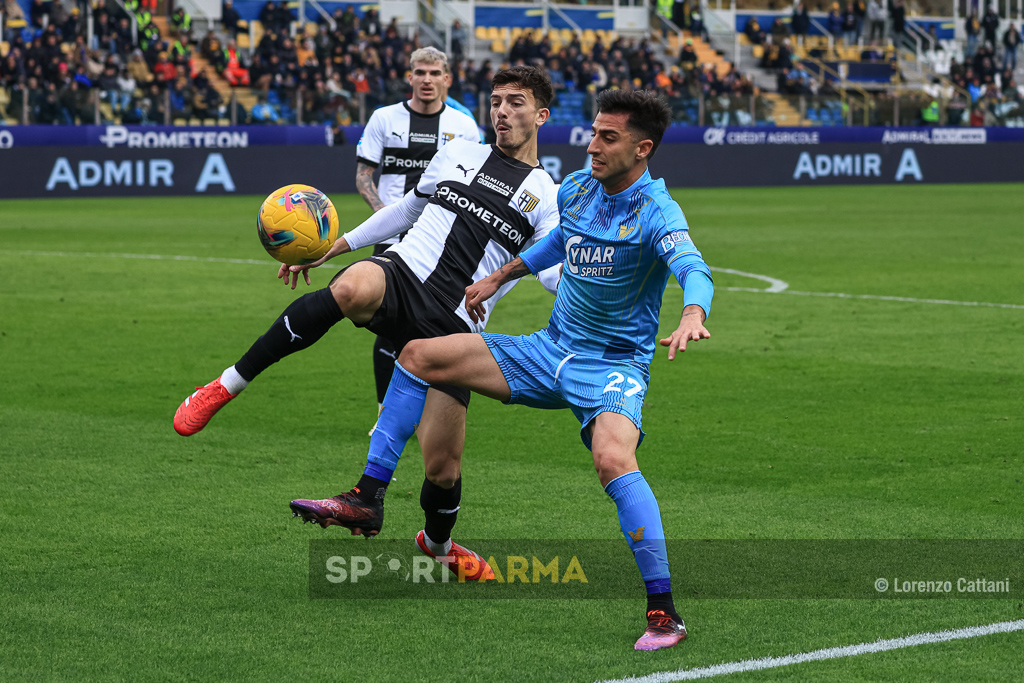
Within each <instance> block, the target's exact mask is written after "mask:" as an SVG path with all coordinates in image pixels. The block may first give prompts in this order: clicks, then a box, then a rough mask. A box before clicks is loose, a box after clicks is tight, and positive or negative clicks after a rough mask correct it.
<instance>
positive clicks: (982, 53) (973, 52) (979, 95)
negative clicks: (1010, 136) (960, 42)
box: [949, 8, 1024, 126]
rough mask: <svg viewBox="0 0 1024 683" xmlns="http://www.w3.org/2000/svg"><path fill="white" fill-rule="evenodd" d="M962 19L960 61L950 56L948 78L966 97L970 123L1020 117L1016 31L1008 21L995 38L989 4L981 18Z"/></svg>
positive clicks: (1023, 98)
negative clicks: (964, 35) (964, 37)
mask: <svg viewBox="0 0 1024 683" xmlns="http://www.w3.org/2000/svg"><path fill="white" fill-rule="evenodd" d="M966 23H967V26H966V28H967V45H966V48H965V50H964V57H963V60H962V61H958V60H957V59H956V57H953V58H951V59H950V65H949V79H950V80H951V81H952V83H953V85H954V86H955V87H956V90H957V91H958V93H959V94H963V93H966V95H967V97H966V98H965V99H968V98H969V101H970V113H969V116H970V119H969V123H970V125H972V126H994V125H1001V124H1003V123H1004V122H1005V121H1006V120H1007V119H1016V118H1020V117H1024V87H1022V86H1018V84H1017V80H1016V78H1015V77H1014V70H1015V69H1016V68H1017V53H1018V51H1019V50H1020V44H1021V34H1020V31H1019V30H1018V29H1017V27H1016V25H1015V24H1013V23H1012V22H1011V23H1010V24H1009V26H1008V27H1007V28H1006V30H1005V31H1004V32H1003V34H1002V36H1001V40H997V38H999V35H998V33H997V30H998V28H999V18H998V16H996V15H995V13H994V12H993V11H992V10H991V8H990V9H989V11H988V12H986V14H985V16H984V17H983V18H982V20H980V21H979V20H978V17H977V14H976V13H972V14H971V15H970V16H969V17H968V18H967V19H966ZM979 34H980V36H981V39H980V40H979ZM1000 47H1002V51H1001V54H1000V52H999V48H1000Z"/></svg>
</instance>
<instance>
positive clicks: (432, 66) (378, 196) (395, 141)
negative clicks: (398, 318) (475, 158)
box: [356, 47, 480, 433]
mask: <svg viewBox="0 0 1024 683" xmlns="http://www.w3.org/2000/svg"><path fill="white" fill-rule="evenodd" d="M409 62H410V71H409V85H410V86H411V87H412V99H410V100H409V101H407V102H399V103H397V104H392V105H390V106H387V107H381V108H380V109H378V110H376V111H375V112H373V114H372V115H371V116H370V120H369V121H367V122H366V128H365V129H363V135H362V137H360V138H359V144H358V146H357V147H356V189H357V190H358V191H359V194H360V196H362V198H363V199H364V200H365V201H366V203H367V204H368V205H369V206H370V208H371V209H373V210H374V211H379V210H381V209H383V208H384V207H385V206H387V205H389V204H394V203H395V202H398V201H401V199H402V197H404V196H405V194H406V193H407V192H408V191H409V190H411V189H412V188H414V187H416V183H417V182H418V181H419V179H420V176H421V175H423V171H424V169H426V167H427V164H429V163H430V160H431V159H432V158H433V157H434V155H435V154H436V153H437V151H438V150H439V149H441V148H442V147H444V145H445V144H446V143H447V142H450V141H452V140H470V141H474V142H477V141H479V140H480V131H479V128H477V125H476V121H474V120H473V119H472V118H471V117H470V116H467V115H466V114H465V113H464V112H462V111H459V110H458V109H455V108H453V107H448V106H446V105H445V98H446V97H447V95H448V88H449V86H450V85H451V72H450V69H449V67H448V57H447V56H446V55H445V54H444V53H443V52H441V51H440V50H438V49H437V48H434V47H425V48H420V49H419V50H416V51H415V52H413V53H412V55H410V58H409ZM377 170H379V172H380V176H379V180H378V182H377V184H376V185H375V184H374V182H373V176H374V172H375V171H377ZM398 241H399V236H397V235H396V236H395V237H391V238H388V239H387V240H384V242H382V243H381V244H378V245H376V246H375V247H374V252H373V253H374V254H375V255H376V254H381V253H383V252H384V251H385V250H386V249H387V248H388V247H390V246H391V245H394V244H398ZM397 357H398V356H397V355H396V354H395V348H394V346H392V345H391V343H390V342H389V341H388V340H387V339H385V338H384V337H381V336H379V335H378V336H377V339H376V340H375V341H374V344H373V377H374V382H375V384H376V388H377V408H378V412H379V411H380V407H381V406H382V405H383V403H384V394H385V392H387V390H388V384H389V383H390V382H391V373H392V372H393V371H394V367H395V359H396V358H397ZM371 433H372V432H371Z"/></svg>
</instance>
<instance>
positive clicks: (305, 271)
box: [277, 237, 352, 289]
mask: <svg viewBox="0 0 1024 683" xmlns="http://www.w3.org/2000/svg"><path fill="white" fill-rule="evenodd" d="M350 251H352V249H351V248H350V247H349V246H348V242H347V241H346V240H345V238H344V237H339V238H338V239H336V240H335V241H334V244H332V245H331V248H330V249H329V250H328V251H327V253H326V254H324V255H323V256H322V257H320V258H318V259H317V260H316V261H313V262H312V263H307V264H306V265H304V266H289V265H284V264H282V265H281V267H280V268H279V269H278V271H277V277H278V278H280V279H282V280H284V284H285V286H287V285H288V284H289V282H290V283H291V286H292V289H295V285H297V284H299V273H302V278H303V279H304V280H305V281H306V284H307V285H312V284H313V283H312V282H310V281H309V269H310V268H319V267H320V266H322V265H323V264H325V263H327V262H328V261H330V260H331V259H332V258H334V257H335V256H338V255H339V254H347V253H348V252H350Z"/></svg>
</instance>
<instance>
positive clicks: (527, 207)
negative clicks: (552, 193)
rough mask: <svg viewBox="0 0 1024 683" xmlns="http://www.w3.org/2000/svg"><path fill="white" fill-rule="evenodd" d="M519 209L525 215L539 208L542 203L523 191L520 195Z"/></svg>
mask: <svg viewBox="0 0 1024 683" xmlns="http://www.w3.org/2000/svg"><path fill="white" fill-rule="evenodd" d="M518 202H519V208H520V210H522V212H523V213H530V212H531V211H533V210H534V209H536V208H537V204H538V203H539V202H540V200H539V199H537V198H536V197H535V196H533V195H532V194H530V193H529V192H527V191H526V190H523V192H522V194H520V195H519V199H518Z"/></svg>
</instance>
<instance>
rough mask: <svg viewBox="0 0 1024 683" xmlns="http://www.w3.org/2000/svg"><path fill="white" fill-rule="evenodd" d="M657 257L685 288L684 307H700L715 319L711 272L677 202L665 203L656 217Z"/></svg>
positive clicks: (654, 234)
mask: <svg viewBox="0 0 1024 683" xmlns="http://www.w3.org/2000/svg"><path fill="white" fill-rule="evenodd" d="M652 219H653V222H654V224H655V229H654V231H653V233H652V240H653V248H654V251H655V255H656V256H657V258H659V259H660V260H661V261H662V262H664V263H665V265H667V266H668V267H669V270H671V271H672V274H673V275H675V277H676V280H677V281H678V282H679V286H680V287H682V288H683V306H684V307H685V306H688V305H690V304H697V305H698V306H700V307H701V308H703V309H704V315H705V317H708V316H710V315H711V300H712V298H713V297H714V294H715V285H714V280H712V278H711V269H710V268H708V265H707V264H706V263H705V262H704V257H703V256H702V255H701V253H700V252H699V251H698V250H697V247H696V245H694V243H693V240H692V239H691V238H690V229H689V226H688V225H687V223H686V217H685V216H683V211H682V209H680V208H679V205H678V204H676V203H675V202H674V201H672V202H664V203H662V204H661V205H660V206H659V207H658V208H657V210H656V212H654V215H653V216H652Z"/></svg>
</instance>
